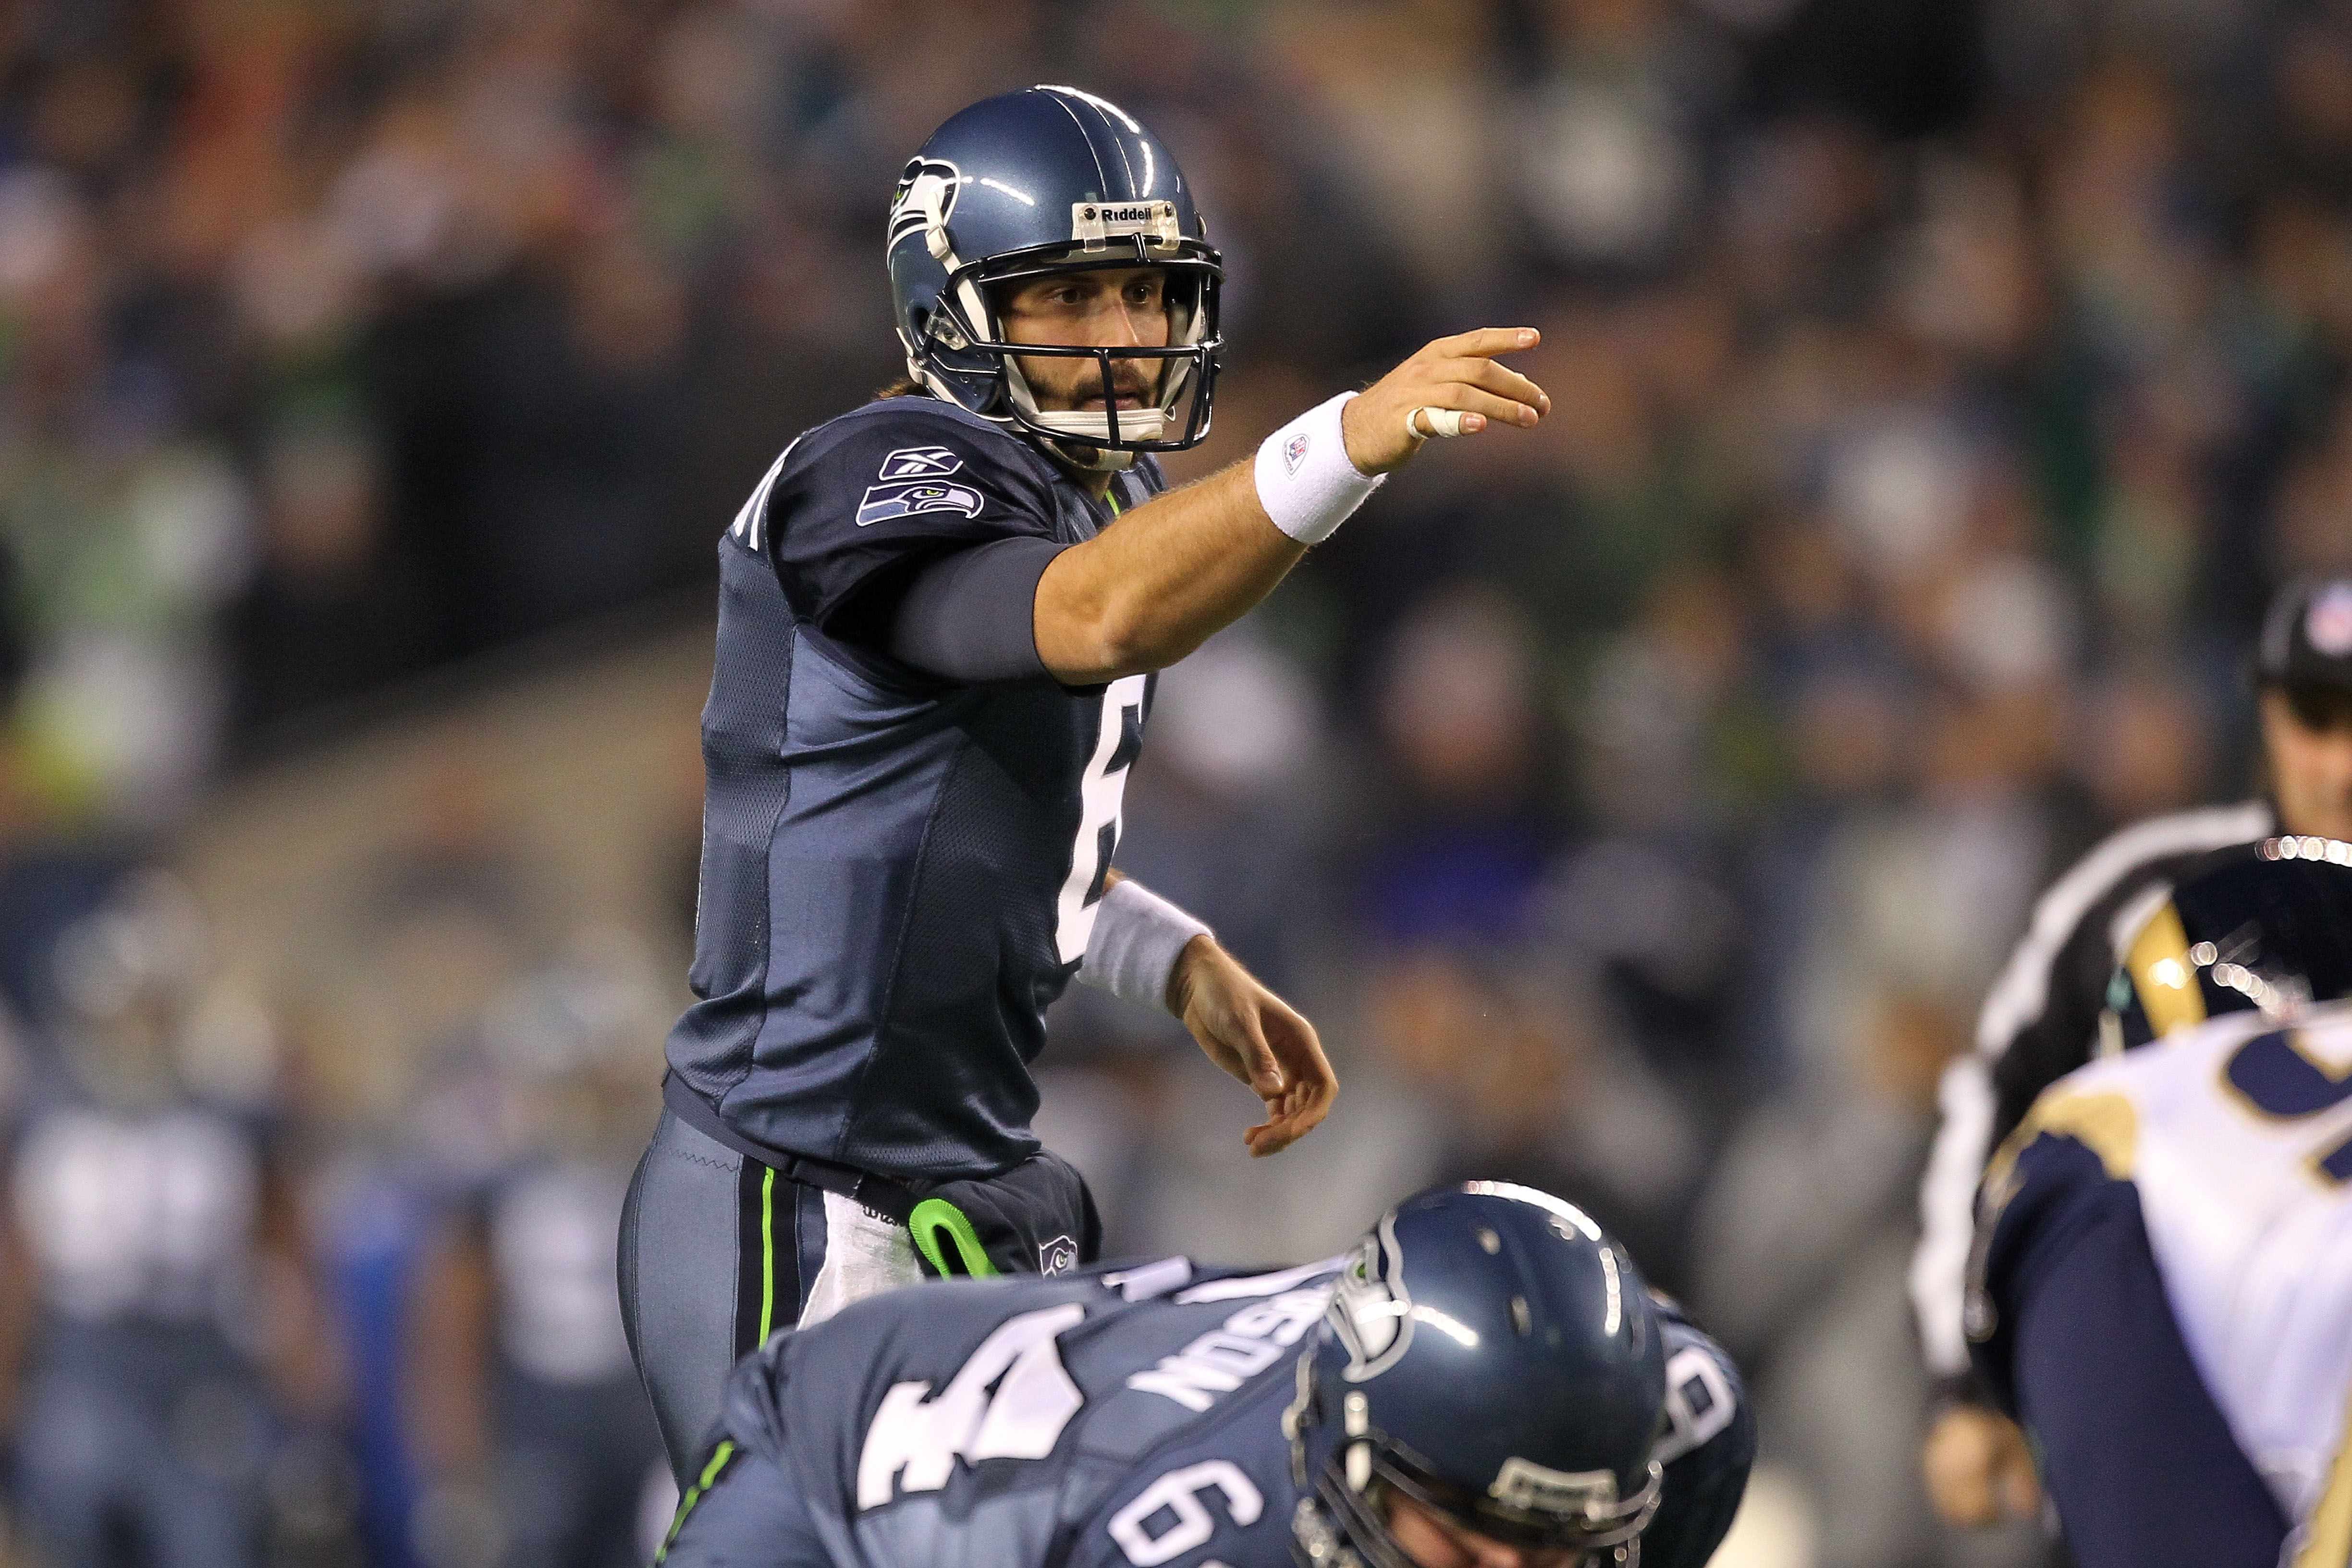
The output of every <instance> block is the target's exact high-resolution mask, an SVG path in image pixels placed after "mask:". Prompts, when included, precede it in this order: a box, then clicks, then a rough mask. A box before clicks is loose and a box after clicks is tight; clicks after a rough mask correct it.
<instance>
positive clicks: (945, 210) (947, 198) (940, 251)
mask: <svg viewBox="0 0 2352 1568" xmlns="http://www.w3.org/2000/svg"><path fill="white" fill-rule="evenodd" d="M962 188H963V171H962V170H961V169H959V168H957V167H956V166H955V164H953V163H950V162H949V161H948V160H947V159H945V158H910V159H908V161H907V170H906V173H904V174H900V175H899V176H898V190H897V191H895V192H894V193H892V195H891V197H890V238H889V243H888V245H887V247H886V254H887V251H890V250H896V249H898V242H899V241H900V240H902V239H908V238H911V237H914V236H916V235H919V234H925V233H930V234H933V235H935V236H936V238H934V239H932V240H931V241H929V250H930V253H931V254H932V255H933V256H934V257H939V258H945V256H946V254H947V249H948V243H947V226H948V217H949V215H950V214H951V213H953V212H954V211H955V204H956V193H957V192H958V191H959V190H961V189H962Z"/></svg>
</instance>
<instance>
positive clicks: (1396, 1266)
mask: <svg viewBox="0 0 2352 1568" xmlns="http://www.w3.org/2000/svg"><path fill="white" fill-rule="evenodd" d="M1329 1317H1330V1321H1331V1327H1332V1330H1333V1331H1334V1332H1336V1333H1337V1334H1338V1335H1339V1342H1340V1343H1341V1344H1342V1345H1344V1346H1346V1347H1347V1351H1348V1365H1347V1367H1346V1369H1345V1370H1344V1371H1342V1372H1341V1373H1340V1374H1339V1375H1340V1376H1342V1377H1344V1378H1346V1379H1347V1380H1348V1381H1349V1383H1362V1382H1364V1381H1365V1380H1366V1379H1367V1378H1374V1377H1378V1376H1380V1374H1381V1373H1384V1372H1386V1371H1388V1369H1389V1368H1391V1367H1392V1366H1394V1365H1396V1363H1398V1362H1399V1361H1401V1360H1402V1359H1403V1357H1404V1352H1405V1351H1406V1349H1407V1348H1408V1347H1409V1346H1411V1345H1412V1296H1410V1295H1409V1294H1407V1293H1406V1291H1405V1288H1404V1253H1403V1252H1402V1249H1400V1248H1399V1247H1398V1246H1397V1238H1396V1215H1394V1214H1389V1215H1383V1216H1381V1223H1380V1226H1379V1228H1378V1229H1376V1230H1374V1231H1373V1232H1372V1234H1371V1235H1370V1236H1368V1237H1364V1239H1363V1240H1362V1241H1361V1242H1360V1243H1359V1244H1358V1245H1357V1247H1356V1250H1355V1252H1354V1253H1353V1254H1352V1255H1351V1256H1350V1257H1349V1259H1348V1266H1347V1267H1346V1268H1343V1269H1341V1270H1340V1272H1339V1289H1337V1290H1336V1291H1335V1292H1334V1293H1333V1295H1332V1297H1331V1310H1330V1313H1329Z"/></svg>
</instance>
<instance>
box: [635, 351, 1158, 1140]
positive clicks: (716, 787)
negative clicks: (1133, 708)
mask: <svg viewBox="0 0 2352 1568" xmlns="http://www.w3.org/2000/svg"><path fill="white" fill-rule="evenodd" d="M910 471H913V472H916V473H918V475H919V478H918V479H906V478H903V477H893V476H903V475H905V474H907V473H908V472H910ZM920 476H929V477H928V478H924V477H920ZM1117 483H1118V486H1119V487H1121V489H1122V491H1123V500H1124V501H1125V502H1126V503H1127V504H1130V505H1131V504H1133V503H1134V502H1135V501H1137V500H1141V499H1145V498H1147V497H1148V496H1149V495H1150V494H1153V493H1156V492H1157V491H1158V490H1159V489H1161V488H1162V487H1163V484H1164V481H1163V480H1162V479H1161V478H1160V474H1159V470H1158V468H1156V467H1155V466H1152V465H1150V463H1148V462H1146V463H1143V464H1139V465H1138V467H1137V468H1136V469H1134V470H1131V471H1130V472H1129V473H1128V474H1126V475H1122V476H1120V478H1119V479H1118V481H1117ZM927 509H928V510H927ZM1106 516H1107V514H1106V513H1105V512H1104V511H1103V510H1101V509H1099V508H1098V507H1097V505H1096V503H1094V502H1093V501H1092V500H1089V499H1088V498H1087V496H1086V495H1085V493H1084V492H1083V491H1081V490H1080V489H1078V487H1077V485H1076V483H1075V482H1074V481H1073V480H1072V479H1070V477H1069V476H1068V475H1066V473H1064V472H1063V471H1062V470H1061V469H1060V468H1056V467H1055V465H1054V464H1053V463H1052V462H1050V461H1049V460H1048V459H1047V458H1045V457H1044V456H1043V455H1042V454H1040V453H1039V452H1037V451H1036V450H1035V449H1034V447H1030V446H1028V445H1026V444H1025V443H1024V442H1022V441H1020V440H1018V439H1016V438H1014V437H1010V436H1006V435H1004V434H1003V433H1002V432H1000V431H998V430H996V429H995V428H994V427H992V426H989V425H987V424H986V423H985V422H984V421H981V420H977V419H974V418H972V417H971V416H968V415H965V414H963V413H962V412H961V410H958V409H953V408H950V407H949V406H948V405H944V404H940V403H939V402H937V401H935V400H932V399H929V398H920V397H910V398H901V399H893V400H889V401H887V402H883V403H877V404H870V405H866V407H864V408H861V409H858V410H856V411H855V412H853V413H852V414H849V415H845V416H843V417H842V418H840V419H837V420H835V421H833V422H831V423H830V424H829V425H826V426H820V427H819V428H817V429H816V430H814V431H811V432H810V433H809V434H807V435H806V436H804V437H801V438H800V439H799V440H798V441H796V442H795V443H794V444H793V447H791V448H790V449H789V450H788V452H787V455H786V456H785V458H782V459H780V461H779V463H778V464H777V467H776V468H775V469H773V470H772V472H771V474H770V475H769V477H768V479H766V480H764V481H763V482H762V487H761V492H760V493H759V494H757V495H755V496H754V498H753V500H752V503H751V504H750V505H748V506H746V507H745V509H744V510H743V512H742V514H741V515H740V516H739V518H738V519H737V521H736V524H735V526H734V527H733V528H732V529H730V531H729V532H728V534H727V536H726V537H725V538H724V539H723V540H722V541H721V542H720V546H719V553H720V567H719V570H720V580H721V589H720V614H719V647H718V655H717V659H716V662H715V667H714V671H713V675H712V680H711V690H710V698H709V703H708V704H707V706H706V707H705V710H704V720H703V752H704V757H705V761H706V764H707V766H708V770H709V795H708V797H707V799H706V804H705V809H704V826H703V856H702V882H701V891H700V897H699V900H698V921H697V931H696V947H695V963H694V967H693V971H692V973H691V980H692V984H693V986H694V990H695V994H696V995H697V996H698V998H700V1000H699V1001H698V1002H697V1004H696V1005H694V1006H693V1007H691V1008H689V1009H688V1011H687V1013H686V1015H685V1016H683V1017H682V1018H681V1019H680V1020H679V1022H678V1024H677V1027H676V1028H675V1029H673V1031H672V1032H671V1036H670V1039H669V1044H668V1057H669V1062H670V1066H671V1068H673V1069H674V1070H675V1071H676V1072H677V1075H678V1077H679V1078H680V1079H681V1080H682V1081H683V1082H684V1083H685V1084H686V1085H687V1087H688V1088H689V1089H692V1090H693V1091H694V1092H695V1093H697V1094H698V1095H699V1096H701V1097H702V1098H703V1099H704V1100H708V1101H709V1102H710V1103H711V1104H712V1105H713V1106H714V1107H715V1108H716V1110H717V1111H718V1113H719V1116H720V1118H721V1119H722V1120H723V1121H726V1122H727V1123H728V1125H729V1126H730V1127H731V1128H733V1129H734V1130H735V1131H738V1132H740V1133H741V1134H742V1135H743V1136H745V1137H747V1138H749V1139H751V1140H753V1141H754V1142H759V1143H761V1144H763V1145H765V1146H767V1147H770V1148H773V1149H777V1150H781V1151H785V1152H792V1153H797V1154H806V1155H813V1156H815V1157H817V1158H820V1159H826V1160H834V1161H839V1162H842V1163H848V1164H853V1165H857V1166H860V1167H863V1168H865V1169H867V1170H871V1171H875V1172H878V1173H884V1174H887V1175H893V1176H900V1177H929V1178H935V1179H939V1178H951V1177H961V1176H977V1175H986V1174H991V1173H995V1172H998V1171H1002V1170H1004V1169H1006V1168H1008V1167H1010V1166H1011V1165H1013V1164H1014V1163H1018V1162H1019V1161H1021V1160H1023V1159H1024V1158H1026V1157H1027V1156H1028V1155H1029V1154H1031V1153H1032V1152H1034V1151H1035V1149H1036V1147H1037V1144H1036V1141H1035V1139H1034V1137H1033V1136H1032V1135H1031V1133H1030V1131H1029V1119H1030V1117H1031V1115H1032V1114H1033V1113H1034V1110H1035V1108H1036V1091H1035V1089H1034V1086H1033V1085H1032V1084H1031V1082H1030V1079H1029V1075H1028V1063H1029V1062H1030V1060H1031V1059H1032V1058H1034V1057H1035V1056H1036V1054H1037V1052H1038V1051H1039V1050H1040V1049H1041V1048H1042V1047H1043V1045H1044V1042H1045V1024H1044V1011H1045V1006H1046V1005H1047V1004H1049V1003H1050V1002H1051V1001H1052V1000H1053V999H1054V998H1055V996H1056V995H1058V994H1060V992H1061V990H1062V988H1063V986H1064V985H1066V984H1067V982H1068V979H1069V975H1070V973H1072V971H1073V970H1074V969H1075V967H1076V965H1075V961H1074V960H1072V961H1066V960H1065V959H1064V958H1063V957H1062V956H1061V954H1060V952H1059V951H1058V950H1057V949H1058V945H1059V944H1057V943H1056V941H1055V915H1056V905H1057V901H1058V900H1059V899H1060V897H1061V894H1062V890H1063V887H1064V884H1065V882H1066V880H1067V879H1068V878H1069V875H1070V871H1071V866H1072V862H1073V855H1074V851H1075V852H1076V854H1077V855H1079V856H1080V857H1082V858H1086V859H1087V861H1088V862H1089V864H1091V862H1092V861H1093V859H1094V858H1095V856H1096V855H1097V849H1098V846H1097V842H1095V841H1094V840H1093V839H1092V838H1090V840H1089V842H1088V844H1087V845H1085V846H1078V845H1077V843H1076V840H1077V838H1078V837H1079V835H1080V822H1081V820H1082V817H1084V816H1085V813H1086V810H1087V799H1086V794H1085V790H1084V787H1083V786H1084V783H1085V779H1086V776H1087V770H1088V768H1089V766H1090V765H1091V764H1093V763H1094V762H1095V759H1096V757H1097V748H1098V744H1099V742H1100V739H1101V731H1102V725H1103V722H1104V713H1103V690H1102V689H1101V688H1086V689H1068V688H1064V687H1062V686H1060V685H1057V684H1055V682H1053V681H1052V680H1050V679H1037V680H1029V681H1014V682H1005V683H1002V684H994V685H987V686H958V685H955V684H952V683H950V682H946V681H942V680H940V679H937V678H935V677H932V676H929V675H926V674H924V673H922V672H921V671H919V670H916V669H914V668H911V667H908V666H907V665H904V664H901V663H899V662H898V661H897V660H895V659H893V658H890V657H889V656H888V655H887V653H885V652H883V651H882V650H881V647H880V645H879V641H878V640H869V633H871V634H873V637H877V638H878V637H879V635H880V634H879V632H878V630H877V628H878V627H880V626H887V622H888V619H889V616H888V614H887V610H886V608H884V607H879V606H877V605H876V604H875V603H874V597H875V595H877V594H881V593H886V592H887V590H888V588H889V586H890V585H891V584H896V583H902V582H903V580H904V579H905V578H906V577H907V576H908V568H909V566H910V565H912V564H914V563H922V562H927V561H933V560H937V559H939V558H940V555H941V554H942V553H943V552H953V551H956V550H961V549H967V548H970V547H971V546H973V545H976V544H979V543H983V542H988V541H990V540H992V539H1003V538H1019V537H1030V538H1039V539H1050V540H1053V541H1055V542H1065V543H1079V542H1084V541H1085V540H1087V539H1088V538H1091V537H1092V536H1093V534H1094V532H1095V531H1096V530H1097V527H1098V526H1099V525H1100V524H1101V522H1102V521H1105V519H1106ZM1128 751H1129V748H1124V747H1122V748H1120V752H1121V756H1120V765H1121V766H1124V765H1125V763H1126V761H1128V760H1129V757H1128V756H1127V752H1128Z"/></svg>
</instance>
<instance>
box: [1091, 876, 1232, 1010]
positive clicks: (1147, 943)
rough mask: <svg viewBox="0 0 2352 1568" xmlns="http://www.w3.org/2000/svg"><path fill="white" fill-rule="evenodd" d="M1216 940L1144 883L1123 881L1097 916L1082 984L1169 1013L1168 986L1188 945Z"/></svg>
mask: <svg viewBox="0 0 2352 1568" xmlns="http://www.w3.org/2000/svg"><path fill="white" fill-rule="evenodd" d="M1212 934H1213V933H1212V932H1211V931H1210V930H1209V928H1208V927H1207V926H1205V925H1202V923H1201V922H1200V921H1196V920H1194V919H1193V918H1192V916H1191V915H1188V914H1186V913H1185V912H1184V911H1183V910H1180V909H1178V908H1177V907H1176V906H1175V905H1173V904H1171V903H1170V902H1169V901H1168V900H1165V899H1163V898H1161V897H1160V895H1159V894H1157V893H1155V892H1153V891H1152V890H1151V889H1149V888H1147V887H1145V886H1143V884H1142V883H1140V882H1137V881H1132V880H1129V879H1121V880H1119V881H1117V882H1113V883H1112V884H1111V885H1110V889H1109V890H1108V892H1106V893H1104V894H1103V896H1102V905H1101V907H1100V908H1098V909H1097V910H1095V929H1094V934H1093V935H1091V936H1089V937H1088V938H1087V956H1086V958H1085V960H1084V961H1083V962H1082V963H1080V964H1079V965H1078V980H1079V982H1080V983H1081V984H1087V985H1092V986H1094V987H1095V988H1096V989H1097V990H1101V991H1108V992H1109V993H1110V994H1112V995H1114V996H1116V997H1118V999H1119V1000H1120V1001H1122V1002H1132V1003H1134V1004H1135V1005H1137V1006H1139V1007H1150V1008H1153V1009H1155V1010H1157V1011H1160V1012H1162V1013H1164V1012H1166V1011H1167V1010H1168V981H1169V978H1170V976H1171V975H1173V974H1174V973H1176V961H1177V959H1178V958H1180V957H1181V956H1182V955H1183V952H1184V945H1185V943H1187V942H1191V941H1192V939H1193V938H1194V937H1196V936H1209V935H1212Z"/></svg>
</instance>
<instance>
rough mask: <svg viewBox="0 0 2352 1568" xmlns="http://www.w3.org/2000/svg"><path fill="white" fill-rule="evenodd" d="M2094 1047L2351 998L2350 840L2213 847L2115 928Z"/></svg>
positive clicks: (2289, 837)
mask: <svg viewBox="0 0 2352 1568" xmlns="http://www.w3.org/2000/svg"><path fill="white" fill-rule="evenodd" d="M2117 930H2118V931H2119V933H2120V934H2121V939H2122V940H2121V945H2122V950H2123V951H2122V963H2121V966H2120V967H2119V968H2118V969H2117V971H2116V976H2115V979H2114V981H2113V982H2112V983H2111V984H2110V985H2109V987H2108V991H2107V1006H2106V1011H2105V1015H2104V1016H2102V1018H2101V1022H2100V1029H2101V1033H2102V1035H2103V1036H2104V1037H2105V1038H2104V1039H2103V1042H2102V1044H2103V1047H2105V1048H2106V1049H2110V1050H2112V1049H2119V1048H2122V1047H2131V1046H2139V1045H2145V1044H2147V1042H2148V1041H2150V1040H2152V1039H2156V1038H2158V1037H2162V1036H2165V1035H2168V1034H2170V1033H2172V1032H2173V1031H2174V1030H2176V1029H2183V1028H2188V1027H2189V1026H2192V1025H2195V1024H2200V1023H2202V1022H2203V1021H2204V1020H2205V1019H2206V1018H2208V1017H2210V1016H2212V1015H2214V1014H2216V1013H2227V1012H2240V1011H2246V1010H2250V1009H2254V1010H2259V1011H2261V1012H2263V1013H2265V1014H2268V1015H2270V1016H2273V1017H2285V1016H2289V1015H2292V1014H2293V1013H2294V1012H2296V1011H2298V1010H2299V1009H2301V1008H2303V1007H2305V1006H2307V1005H2310V1004H2312V1003H2315V1002H2326V1001H2332V1000H2334V999H2335V998H2336V997H2339V996H2345V995H2352V844H2346V843H2344V842H2342V841H2341V840H2338V839H2333V838H2319V837H2305V836H2297V835H2294V834H2286V835H2282V836H2280V837H2275V838H2265V839H2263V840H2262V841H2261V842H2260V843H2257V844H2249V845H2236V846H2232V847H2230V848H2227V849H2217V850H2215V851H2214V852H2213V853H2212V854H2210V855H2209V856H2207V857H2205V858H2202V859H2200V860H2199V861H2197V862H2196V863H2195V864H2194V865H2192V866H2191V867H2190V868H2189V869H2188V870H2187V871H2186V872H2185V873H2184V874H2183V875H2182V876H2181V877H2180V878H2179V880H2177V881H2176V882H2174V883H2173V884H2172V885H2171V886H2170V887H2168V888H2158V889H2156V890H2155V892H2154V893H2152V894H2151V895H2150V900H2149V902H2148V904H2147V907H2146V908H2145V909H2142V910H2126V912H2125V918H2124V919H2123V920H2121V921H2118V922H2117Z"/></svg>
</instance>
